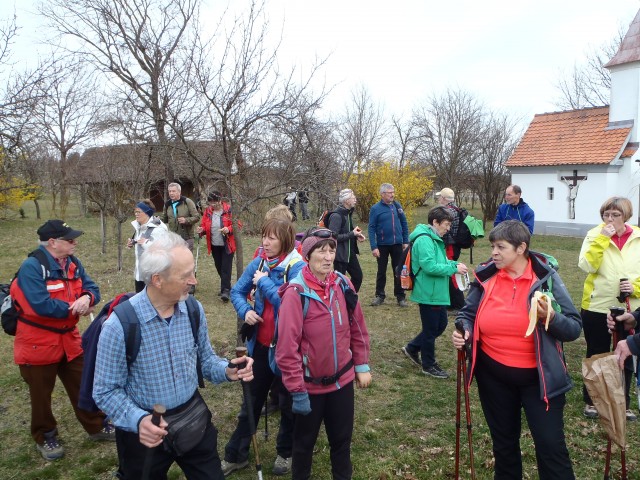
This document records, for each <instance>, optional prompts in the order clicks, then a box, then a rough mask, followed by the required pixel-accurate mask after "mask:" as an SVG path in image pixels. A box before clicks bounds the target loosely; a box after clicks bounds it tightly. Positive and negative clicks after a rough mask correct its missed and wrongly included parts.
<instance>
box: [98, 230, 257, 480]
mask: <svg viewBox="0 0 640 480" xmlns="http://www.w3.org/2000/svg"><path fill="white" fill-rule="evenodd" d="M194 267H195V265H194V259H193V255H192V253H191V252H190V251H189V249H188V248H187V244H186V242H185V241H184V239H182V238H181V237H180V236H178V235H177V234H175V233H171V232H169V233H167V234H166V235H164V236H162V237H160V238H158V239H157V240H155V241H154V242H153V243H152V244H151V246H150V247H149V248H148V249H147V250H146V251H145V252H144V253H143V254H142V256H141V258H140V274H141V276H142V279H143V281H144V282H145V284H146V287H145V289H144V290H143V291H142V292H140V293H138V294H136V295H135V296H134V297H132V298H131V299H130V300H129V301H128V302H129V304H130V306H131V307H132V308H133V312H134V313H135V315H136V317H137V320H138V322H137V323H136V325H137V330H138V331H139V336H140V344H139V350H138V354H137V356H136V358H135V360H134V361H133V362H132V363H130V364H129V363H128V362H127V349H126V345H125V336H124V330H123V328H124V327H123V324H122V322H121V321H120V319H119V318H118V316H117V313H116V312H117V311H118V310H117V309H118V308H119V307H120V305H119V306H118V307H116V310H115V311H114V313H112V314H111V315H110V316H109V318H108V319H107V321H106V322H105V323H104V325H103V327H102V332H101V334H100V339H99V341H98V353H97V356H96V367H95V375H94V386H93V397H94V399H95V401H96V404H97V405H98V407H99V408H100V409H102V411H103V412H105V413H106V414H107V415H108V416H109V418H110V419H111V420H112V421H113V423H114V424H115V425H116V442H117V444H118V452H120V458H119V460H120V469H121V471H122V473H123V474H124V478H125V479H127V480H129V479H131V480H133V479H139V478H142V477H143V475H142V473H143V471H144V470H145V463H147V464H148V463H149V462H148V461H147V462H145V460H146V459H147V457H148V456H149V455H151V456H152V459H153V462H151V463H150V464H148V466H149V467H150V472H149V478H166V475H167V472H168V470H169V468H170V467H171V465H172V464H173V462H174V461H175V462H177V463H178V464H179V465H180V467H181V468H182V470H183V472H184V473H185V476H186V477H187V478H189V479H212V480H224V475H223V473H222V468H221V465H220V457H219V456H218V452H217V431H216V429H215V428H214V426H213V424H212V422H211V412H210V411H209V408H208V407H207V405H206V404H205V403H204V400H203V399H202V397H201V396H200V393H199V392H198V368H197V364H198V363H199V364H200V370H201V372H202V375H203V377H204V378H206V379H207V380H209V381H211V382H212V383H216V384H217V383H222V382H229V381H233V380H239V379H240V380H243V381H251V380H252V379H253V371H252V364H253V360H252V359H250V358H247V357H241V358H234V359H233V360H231V363H229V362H227V360H226V359H224V358H220V357H218V356H217V355H216V354H215V352H214V351H213V348H212V347H211V342H210V341H209V331H208V328H207V319H206V317H205V314H204V310H203V308H202V305H200V302H197V301H196V302H197V306H198V308H199V316H200V318H199V321H198V322H197V329H196V330H195V331H194V327H192V323H191V320H190V318H189V313H188V309H187V305H186V302H185V301H186V300H187V298H188V296H189V289H190V288H191V286H194V285H196V284H197V281H196V277H195V272H194ZM128 331H129V335H132V329H131V328H129V329H128ZM129 338H131V337H129ZM244 362H246V366H244V367H243V368H239V365H241V364H243V363H244ZM156 404H160V405H164V406H165V407H166V409H167V410H166V414H165V415H163V416H162V418H161V420H160V423H159V425H157V424H154V423H153V421H152V415H151V412H152V411H153V410H154V407H155V405H156ZM179 416H184V417H190V421H189V422H188V423H187V424H186V425H185V427H184V428H185V431H187V432H188V433H185V434H184V436H182V437H181V436H179V435H178V434H177V433H176V432H173V433H176V434H175V436H173V435H172V428H173V427H174V426H175V425H177V424H178V423H180V422H179V421H178V417H179ZM191 426H193V427H194V428H193V429H192V428H191ZM163 444H164V445H163ZM150 449H151V450H150Z"/></svg>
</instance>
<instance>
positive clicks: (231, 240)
mask: <svg viewBox="0 0 640 480" xmlns="http://www.w3.org/2000/svg"><path fill="white" fill-rule="evenodd" d="M212 215H213V207H211V206H208V207H207V209H206V210H205V211H204V214H203V215H202V221H201V222H200V226H201V227H202V228H203V229H204V231H203V232H202V233H201V234H200V236H201V237H202V235H206V236H207V251H208V252H209V254H211V216H212ZM220 223H221V225H220V226H219V227H218V228H224V227H227V228H228V229H229V233H228V234H227V235H223V237H224V246H225V250H226V252H227V253H229V254H231V253H235V251H236V238H235V237H234V236H233V220H232V218H231V205H229V204H228V203H226V202H222V216H221V217H220Z"/></svg>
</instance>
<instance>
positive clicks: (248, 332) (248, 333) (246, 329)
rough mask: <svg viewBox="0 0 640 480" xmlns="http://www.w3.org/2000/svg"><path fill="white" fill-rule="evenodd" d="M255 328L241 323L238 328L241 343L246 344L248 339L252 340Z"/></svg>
mask: <svg viewBox="0 0 640 480" xmlns="http://www.w3.org/2000/svg"><path fill="white" fill-rule="evenodd" d="M255 330H256V326H255V325H249V324H248V323H243V324H242V326H241V327H240V338H242V341H243V342H246V341H247V339H248V338H253V335H254V334H255Z"/></svg>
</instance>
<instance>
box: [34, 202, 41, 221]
mask: <svg viewBox="0 0 640 480" xmlns="http://www.w3.org/2000/svg"><path fill="white" fill-rule="evenodd" d="M33 203H34V204H35V206H36V218H37V219H38V220H40V204H39V203H38V199H37V198H34V199H33Z"/></svg>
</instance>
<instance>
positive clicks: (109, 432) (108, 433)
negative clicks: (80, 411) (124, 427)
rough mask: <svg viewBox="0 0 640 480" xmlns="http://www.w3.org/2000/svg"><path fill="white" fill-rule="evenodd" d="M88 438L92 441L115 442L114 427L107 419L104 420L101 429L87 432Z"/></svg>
mask: <svg viewBox="0 0 640 480" xmlns="http://www.w3.org/2000/svg"><path fill="white" fill-rule="evenodd" d="M89 439H90V440H93V441H94V442H105V441H106V442H115V441H116V427H114V426H113V423H111V421H109V420H105V421H104V426H103V427H102V430H100V431H99V432H98V433H91V434H89Z"/></svg>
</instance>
